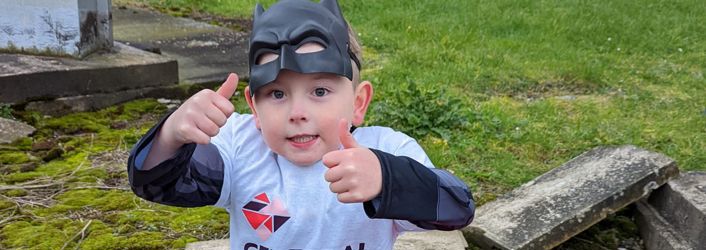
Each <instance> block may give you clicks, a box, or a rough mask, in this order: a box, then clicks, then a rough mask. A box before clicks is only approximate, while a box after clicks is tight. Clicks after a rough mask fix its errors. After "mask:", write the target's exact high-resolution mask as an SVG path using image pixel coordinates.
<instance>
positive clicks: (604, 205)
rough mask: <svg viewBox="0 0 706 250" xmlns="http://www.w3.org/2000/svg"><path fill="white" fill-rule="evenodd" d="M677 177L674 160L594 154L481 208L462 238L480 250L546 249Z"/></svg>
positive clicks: (631, 150) (624, 151) (622, 152)
mask: <svg viewBox="0 0 706 250" xmlns="http://www.w3.org/2000/svg"><path fill="white" fill-rule="evenodd" d="M678 171H679V170H678V168H677V165H676V163H675V162H674V160H672V159H670V158H668V157H666V156H664V155H662V154H658V153H653V152H649V151H646V150H643V149H639V148H636V147H634V146H622V147H611V148H596V149H594V150H591V151H589V152H586V153H584V154H581V155H580V156H578V157H576V158H574V159H572V160H571V161H569V162H567V163H565V164H564V165H562V166H560V167H558V168H556V169H553V170H551V171H549V172H547V173H545V174H543V175H541V176H539V177H537V178H536V179H534V180H532V181H531V182H529V183H526V184H524V185H522V186H521V187H519V188H517V189H515V190H513V191H511V192H510V193H509V194H506V195H504V196H502V197H501V198H498V199H497V200H495V201H492V202H490V203H487V204H485V205H483V206H481V207H480V208H478V210H477V211H476V218H475V219H474V221H473V223H472V224H471V225H470V226H469V227H467V228H465V229H464V234H465V235H466V238H467V239H469V240H470V241H471V242H472V243H474V244H476V245H478V246H480V247H483V248H496V249H549V248H552V247H555V246H557V245H559V244H560V243H562V242H564V241H565V240H567V239H569V238H571V237H573V236H574V235H576V234H578V233H580V232H581V231H583V230H585V229H587V228H588V227H590V226H591V225H593V224H594V223H596V222H598V221H600V220H602V219H603V218H605V217H606V216H607V215H608V214H611V213H613V212H615V211H617V210H619V209H620V208H623V207H624V206H626V205H628V204H630V203H633V202H635V201H637V200H638V199H640V198H641V197H644V196H646V195H648V194H649V193H650V192H651V191H652V190H653V189H655V188H657V187H659V186H660V185H662V184H664V183H665V182H667V181H668V179H669V178H671V177H673V176H675V175H677V174H678Z"/></svg>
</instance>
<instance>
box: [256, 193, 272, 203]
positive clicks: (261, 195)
mask: <svg viewBox="0 0 706 250" xmlns="http://www.w3.org/2000/svg"><path fill="white" fill-rule="evenodd" d="M255 199H256V200H259V201H262V202H265V203H270V199H268V198H267V194H265V193H261V194H259V195H257V196H255Z"/></svg>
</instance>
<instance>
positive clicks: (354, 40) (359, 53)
mask: <svg viewBox="0 0 706 250" xmlns="http://www.w3.org/2000/svg"><path fill="white" fill-rule="evenodd" d="M346 25H347V26H348V49H350V50H351V52H352V53H353V55H355V57H356V58H357V59H358V62H359V63H360V65H361V68H362V67H363V66H362V65H363V47H362V46H361V45H360V40H359V39H358V34H356V33H355V31H354V30H353V28H352V27H351V24H350V23H349V22H348V21H346ZM351 60H352V59H351ZM351 64H352V65H353V66H354V67H353V80H352V81H353V86H357V85H358V83H360V71H361V68H358V66H357V65H356V64H355V63H351Z"/></svg>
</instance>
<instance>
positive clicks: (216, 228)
mask: <svg viewBox="0 0 706 250" xmlns="http://www.w3.org/2000/svg"><path fill="white" fill-rule="evenodd" d="M228 218H229V217H228V213H227V212H226V211H225V210H224V209H222V208H215V207H199V208H189V209H187V210H186V211H184V212H183V213H181V214H179V215H178V216H176V217H174V218H172V219H171V220H170V223H169V227H170V228H172V229H173V230H174V231H176V232H180V233H185V234H191V235H193V236H199V238H209V236H211V237H212V236H214V235H223V234H225V233H227V232H228V225H229V219H228ZM194 225H198V227H199V230H198V231H196V230H194Z"/></svg>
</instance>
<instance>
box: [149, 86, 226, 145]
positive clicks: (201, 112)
mask: <svg viewBox="0 0 706 250" xmlns="http://www.w3.org/2000/svg"><path fill="white" fill-rule="evenodd" d="M237 87H238V75H236V74H233V73H231V74H230V75H229V76H228V79H226V81H225V82H224V83H223V85H221V87H220V88H219V89H218V90H217V91H213V90H210V89H204V90H201V91H199V92H198V93H196V94H194V95H193V96H191V97H190V98H189V99H187V100H186V101H185V102H184V103H183V104H182V105H181V106H180V107H179V108H178V109H177V110H176V111H174V113H173V114H172V115H171V116H169V118H167V121H165V123H164V125H163V126H162V131H160V134H159V136H160V137H161V138H160V139H161V140H165V143H167V144H169V145H174V146H181V145H183V144H187V143H192V142H193V143H198V144H208V143H209V142H210V141H211V137H213V136H216V135H217V134H218V132H219V130H220V128H221V127H223V125H225V124H226V120H227V119H228V117H230V115H231V114H233V112H234V111H235V107H234V106H233V104H232V103H231V102H230V100H229V99H230V97H231V96H233V94H234V93H235V90H236V88H237Z"/></svg>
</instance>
